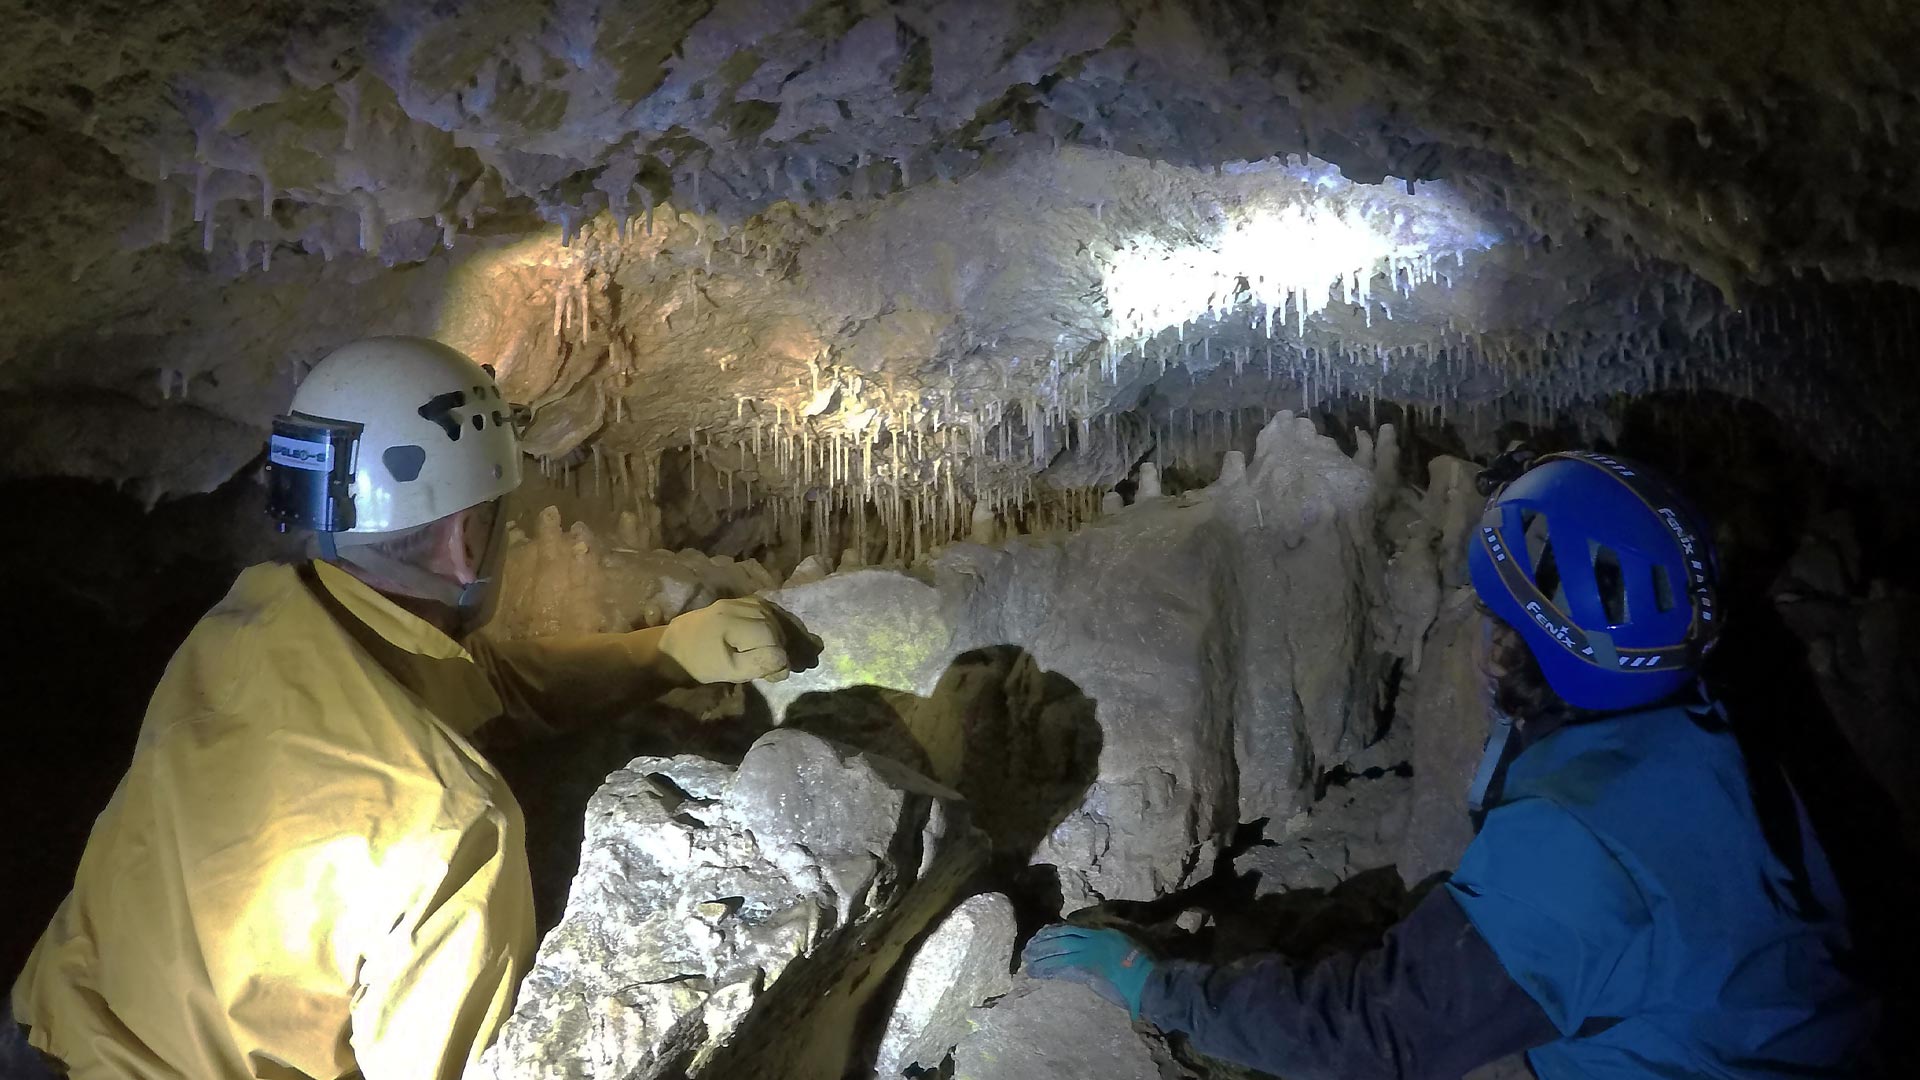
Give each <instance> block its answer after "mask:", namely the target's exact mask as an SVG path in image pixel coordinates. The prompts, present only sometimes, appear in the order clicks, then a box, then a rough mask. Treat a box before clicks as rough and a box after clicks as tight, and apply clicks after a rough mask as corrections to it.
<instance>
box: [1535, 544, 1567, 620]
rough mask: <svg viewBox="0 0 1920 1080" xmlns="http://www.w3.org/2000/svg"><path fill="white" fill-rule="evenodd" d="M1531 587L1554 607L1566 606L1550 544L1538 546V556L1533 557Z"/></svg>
mask: <svg viewBox="0 0 1920 1080" xmlns="http://www.w3.org/2000/svg"><path fill="white" fill-rule="evenodd" d="M1533 587H1534V588H1536V589H1539V590H1540V595H1542V596H1544V597H1546V598H1547V599H1548V600H1551V601H1552V602H1553V604H1554V606H1555V607H1565V606H1566V597H1565V596H1563V595H1561V591H1560V564H1559V563H1558V562H1556V561H1554V557H1553V545H1552V544H1542V545H1540V552H1539V554H1537V555H1535V556H1534V557H1533Z"/></svg>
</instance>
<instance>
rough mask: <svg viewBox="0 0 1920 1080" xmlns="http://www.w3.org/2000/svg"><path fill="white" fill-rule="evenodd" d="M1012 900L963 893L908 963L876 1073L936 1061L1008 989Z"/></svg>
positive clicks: (884, 1074) (935, 1063)
mask: <svg viewBox="0 0 1920 1080" xmlns="http://www.w3.org/2000/svg"><path fill="white" fill-rule="evenodd" d="M1015 932H1016V927H1015V925H1014V915H1013V902H1012V901H1010V900H1008V899H1007V898H1006V897H1005V896H1002V895H1000V894H999V893H982V894H981V895H979V896H972V897H968V898H967V899H966V900H964V901H962V902H961V904H960V906H959V907H957V908H955V909H954V910H953V913H952V914H950V915H948V916H947V917H946V918H945V919H944V920H942V921H941V923H940V925H939V926H938V927H937V928H935V929H934V931H933V933H932V934H931V935H929V936H928V937H927V940H926V941H925V942H923V943H922V944H921V945H920V947H919V949H917V950H916V951H915V952H914V954H913V959H912V961H911V962H910V964H909V966H908V968H907V975H906V980H905V981H904V982H903V983H902V984H901V987H900V998H899V1000H898V1002H897V1003H896V1004H895V1005H894V1007H893V1016H892V1017H891V1018H890V1019H889V1020H888V1021H887V1030H886V1033H885V1034H884V1035H883V1036H882V1037H881V1040H880V1054H879V1060H878V1061H876V1062H875V1065H874V1071H875V1072H876V1073H877V1074H879V1075H880V1076H882V1077H895V1076H900V1075H903V1074H904V1073H905V1071H906V1069H907V1067H908V1066H911V1065H915V1064H918V1065H919V1066H920V1067H921V1068H923V1069H932V1068H936V1067H938V1066H939V1064H940V1061H941V1059H942V1058H944V1057H946V1055H947V1052H948V1051H950V1050H952V1049H953V1046H954V1044H955V1043H957V1042H959V1041H960V1038H961V1036H962V1035H964V1034H966V1031H967V1012H968V1010H970V1009H973V1008H975V1007H976V1006H979V1005H981V1004H983V1003H985V1002H986V1001H987V1000H988V999H990V998H996V997H999V996H1000V995H1002V994H1005V993H1006V992H1007V991H1008V990H1009V989H1011V988H1012V986H1013V976H1012V968H1013V941H1014V935H1015Z"/></svg>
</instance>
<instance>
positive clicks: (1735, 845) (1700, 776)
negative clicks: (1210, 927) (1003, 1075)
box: [1140, 708, 1872, 1080]
mask: <svg viewBox="0 0 1920 1080" xmlns="http://www.w3.org/2000/svg"><path fill="white" fill-rule="evenodd" d="M1763 779H1764V777H1763ZM1762 787H1763V790H1767V791H1769V792H1770V793H1771V794H1770V796H1769V797H1767V798H1764V799H1762V800H1761V802H1762V803H1763V804H1765V805H1767V806H1768V808H1769V811H1770V813H1769V815H1768V822H1769V824H1773V823H1774V818H1775V814H1774V813H1772V811H1776V810H1778V811H1783V813H1781V814H1780V815H1779V816H1780V817H1783V818H1785V819H1786V820H1784V821H1782V822H1780V823H1779V824H1780V825H1783V826H1784V829H1779V828H1776V830H1775V844H1773V845H1770V844H1769V842H1768V835H1767V830H1766V829H1763V827H1762V819H1761V814H1760V812H1759V811H1758V810H1757V809H1756V796H1755V788H1754V785H1753V784H1751V783H1750V782H1749V777H1748V769H1747V763H1746V761H1745V759H1744V758H1743V756H1742V754H1741V752H1740V748H1739V745H1738V744H1737V742H1736V741H1735V739H1734V737H1733V735H1732V733H1731V732H1729V731H1728V730H1727V728H1726V725H1725V723H1724V722H1723V721H1722V719H1721V718H1720V717H1719V716H1718V715H1716V714H1715V713H1714V712H1712V711H1710V710H1706V709H1700V710H1690V709H1680V708H1671V709H1660V710H1655V711H1650V712H1644V713H1637V714H1633V715H1625V716H1617V717H1609V718H1606V719H1602V720H1595V721H1591V722H1588V723H1582V724H1577V725H1573V726H1569V727H1565V728H1561V729H1560V730H1557V731H1553V732H1551V733H1548V734H1545V735H1542V736H1539V737H1538V741H1536V742H1534V743H1533V744H1532V745H1530V746H1528V747H1527V748H1526V749H1525V750H1524V751H1522V752H1521V753H1520V754H1519V756H1518V757H1516V758H1514V759H1513V762H1512V764H1511V765H1510V766H1509V768H1508V770H1507V776H1506V781H1505V784H1504V786H1503V788H1502V789H1501V790H1502V794H1501V796H1500V797H1499V798H1498V799H1497V801H1496V802H1495V805H1494V806H1493V808H1492V809H1491V810H1490V811H1489V812H1488V814H1487V817H1486V821H1485V823H1484V825H1483V827H1482V829H1481V831H1480V834H1479V836H1478V837H1477V838H1476V839H1475V840H1474V842H1473V844H1472V846H1471V847H1469V848H1468V850H1467V853H1466V855H1465V857H1464V858H1463V860H1462V861H1461V865H1460V869H1459V870H1458V872H1456V873H1455V874H1454V876H1453V879H1452V881H1451V883H1450V884H1448V885H1447V886H1446V887H1444V888H1440V889H1435V890H1434V891H1433V892H1431V893H1429V894H1428V895H1427V897H1426V898H1425V899H1424V900H1423V901H1422V902H1421V903H1420V905H1419V906H1418V907H1417V908H1416V909H1415V910H1414V911H1413V913H1412V914H1410V915H1408V916H1407V918H1406V919H1404V920H1402V921H1401V922H1400V923H1399V924H1398V925H1397V926H1395V927H1394V928H1393V929H1391V930H1389V931H1388V932H1387V934H1386V938H1385V940H1384V941H1382V942H1381V944H1380V945H1379V947H1377V948H1375V949H1372V950H1370V951H1368V952H1366V953H1360V954H1338V955H1335V956H1332V957H1329V958H1327V959H1325V960H1322V961H1320V962H1319V963H1317V964H1313V965H1310V966H1298V965H1295V964H1293V963H1291V962H1289V961H1288V960H1286V959H1285V958H1283V957H1279V956H1274V955H1263V956H1254V957H1249V958H1248V959H1246V960H1245V961H1242V962H1240V963H1236V964H1233V965H1229V966H1225V967H1221V966H1216V965H1212V964H1198V963H1191V962H1184V961H1161V962H1159V963H1157V964H1155V966H1154V969H1153V972H1152V974H1151V975H1150V977H1149V978H1148V980H1147V984H1146V986H1145V988H1144V991H1143V994H1142V1000H1141V1009H1140V1011H1141V1014H1142V1015H1143V1016H1145V1017H1146V1018H1147V1019H1149V1020H1151V1021H1152V1022H1153V1023H1155V1024H1157V1025H1159V1026H1160V1027H1161V1028H1163V1029H1165V1030H1169V1031H1179V1032H1183V1033H1185V1034H1186V1035H1187V1036H1188V1038H1189V1039H1190V1040H1191V1041H1192V1043H1193V1045H1194V1046H1195V1047H1196V1048H1197V1049H1199V1050H1200V1051H1201V1052H1203V1053H1206V1054H1209V1055H1212V1056H1215V1057H1221V1058H1226V1059H1229V1060H1232V1061H1238V1062H1242V1063H1244V1064H1247V1065H1251V1066H1253V1067H1255V1068H1259V1069H1263V1070H1266V1071H1267V1072H1272V1073H1277V1074H1280V1075H1284V1076H1286V1077H1288V1078H1289V1080H1336V1078H1337V1080H1457V1078H1458V1077H1460V1076H1462V1075H1463V1074H1465V1073H1466V1072H1468V1071H1469V1070H1471V1069H1473V1068H1474V1067H1476V1066H1479V1065H1482V1064H1485V1063H1487V1062H1489V1061H1492V1060H1495V1059H1497V1058H1501V1057H1504V1056H1506V1055H1509V1054H1513V1053H1517V1052H1519V1051H1522V1050H1525V1051H1528V1058H1529V1060H1530V1061H1531V1063H1532V1065H1533V1068H1534V1070H1535V1071H1536V1072H1537V1073H1538V1074H1539V1076H1540V1077H1541V1078H1542V1080H1574V1078H1592V1080H1616V1078H1624V1077H1634V1078H1637V1080H1646V1078H1663V1080H1677V1078H1682V1077H1685V1078H1701V1080H1777V1078H1785V1077H1794V1078H1798V1080H1809V1078H1824V1077H1841V1076H1852V1075H1854V1071H1853V1067H1852V1063H1853V1060H1854V1058H1855V1057H1856V1055H1857V1053H1858V1051H1859V1050H1860V1048H1861V1047H1862V1045H1863V1044H1864V1042H1865V1039H1866V1036H1867V1034H1868V1030H1869V1025H1870V1021H1871V1019H1872V1012H1871V1009H1870V1007H1869V1005H1868V1003H1867V1001H1866V1000H1865V999H1864V998H1863V996H1862V995H1861V994H1860V992H1859V991H1858V990H1857V989H1856V988H1855V986H1854V984H1853V983H1852V982H1851V981H1850V980H1849V979H1848V978H1847V977H1846V976H1845V974H1844V973H1843V970H1842V965H1843V964H1844V962H1845V958H1846V955H1847V949H1848V942H1847V935H1846V932H1845V930H1844V929H1843V921H1844V912H1843V911H1842V907H1841V900H1840V896H1839V891H1838V889H1837V888H1836V887H1835V885H1834V880H1833V875H1832V873H1831V872H1830V870H1829V869H1828V866H1827V861H1826V857H1825V855H1824V854H1823V853H1822V852H1821V850H1820V846H1819V844H1818V842H1817V841H1816V840H1815V839H1814V837H1813V834H1812V832H1811V830H1809V829H1808V828H1807V823H1806V816H1805V814H1804V813H1803V812H1802V811H1801V810H1800V807H1799V805H1798V803H1797V801H1796V800H1795V799H1794V798H1793V796H1792V794H1791V790H1790V789H1789V788H1787V787H1786V785H1785V782H1784V780H1780V782H1779V783H1778V785H1777V790H1775V786H1774V785H1762ZM1772 795H1777V796H1778V798H1774V797H1772ZM1776 802H1777V803H1780V804H1782V805H1780V806H1778V807H1776V806H1774V805H1773V804H1774V803H1776ZM1776 847H1777V848H1778V850H1776Z"/></svg>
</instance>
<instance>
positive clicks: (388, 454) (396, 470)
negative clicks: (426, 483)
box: [380, 443, 427, 484]
mask: <svg viewBox="0 0 1920 1080" xmlns="http://www.w3.org/2000/svg"><path fill="white" fill-rule="evenodd" d="M426 463H427V451H426V450H425V449H424V448H422V447H419V446H415V445H413V444H411V443H409V444H407V445H405V446H389V447H387V448H386V450H385V451H384V452H382V453H381V455H380V464H382V465H385V466H386V467H387V472H389V473H392V474H393V478H394V480H396V481H398V482H399V483H402V484H407V483H412V482H413V481H414V480H416V479H418V478H419V476H420V470H421V468H422V467H424V466H425V465H426Z"/></svg>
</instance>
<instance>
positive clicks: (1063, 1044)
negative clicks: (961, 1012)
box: [953, 977, 1162, 1080]
mask: <svg viewBox="0 0 1920 1080" xmlns="http://www.w3.org/2000/svg"><path fill="white" fill-rule="evenodd" d="M967 1019H968V1026H969V1027H970V1028H971V1030H970V1031H969V1032H968V1033H967V1034H966V1035H965V1036H963V1037H962V1038H961V1040H960V1045H959V1046H958V1047H957V1048H955V1050H954V1052H953V1080H1160V1078H1161V1075H1162V1074H1161V1072H1160V1067H1159V1066H1158V1065H1156V1064H1155V1063H1154V1059H1153V1054H1152V1051H1151V1050H1149V1049H1148V1046H1147V1042H1146V1040H1145V1039H1143V1038H1142V1037H1140V1036H1139V1035H1137V1034H1135V1033H1134V1030H1133V1023H1132V1021H1130V1020H1129V1019H1128V1018H1127V1011H1126V1010H1125V1009H1120V1008H1115V1007H1114V1006H1113V1005H1112V1004H1111V1003H1109V1002H1107V1001H1103V1000H1101V998H1100V997H1098V996H1097V995H1095V994H1094V992H1093V991H1091V990H1088V989H1087V988H1086V987H1084V986H1076V985H1073V984H1071V983H1062V982H1036V981H1034V980H1031V979H1027V978H1024V977H1023V978H1021V979H1019V980H1017V982H1016V985H1015V987H1014V990H1013V992H1012V993H1011V994H1009V995H1008V996H1006V997H1004V998H1002V999H1001V1000H1000V1002H999V1003H998V1004H996V1005H995V1006H994V1007H993V1008H991V1009H981V1010H976V1011H975V1012H974V1013H972V1014H971V1015H970V1016H969V1017H968V1018H967Z"/></svg>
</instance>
